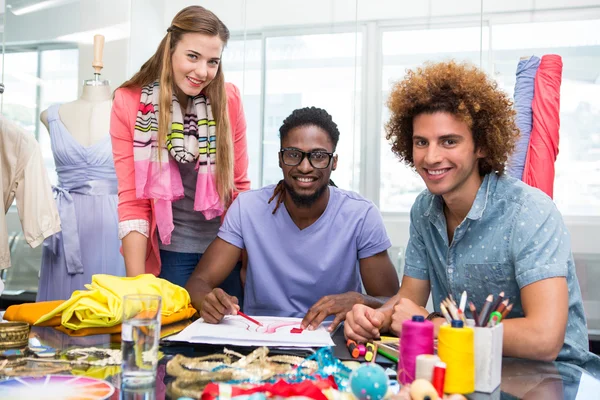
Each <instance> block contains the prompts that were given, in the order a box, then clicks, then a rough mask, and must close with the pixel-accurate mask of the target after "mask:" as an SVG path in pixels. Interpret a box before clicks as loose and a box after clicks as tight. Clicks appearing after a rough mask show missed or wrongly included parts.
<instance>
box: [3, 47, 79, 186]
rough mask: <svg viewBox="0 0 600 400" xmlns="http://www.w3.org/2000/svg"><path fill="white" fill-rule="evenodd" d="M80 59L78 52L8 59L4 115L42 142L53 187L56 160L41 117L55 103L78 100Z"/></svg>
mask: <svg viewBox="0 0 600 400" xmlns="http://www.w3.org/2000/svg"><path fill="white" fill-rule="evenodd" d="M78 56H79V51H78V50H77V49H56V50H41V49H35V50H33V51H25V52H14V53H7V54H5V56H4V63H5V65H4V85H5V91H4V95H3V109H2V113H3V115H4V116H5V117H6V118H7V119H9V120H11V121H13V122H15V123H16V124H18V125H19V126H21V127H22V128H24V129H25V130H26V131H27V132H29V133H31V134H32V135H34V136H35V137H36V138H37V139H38V141H39V142H40V147H41V151H42V155H43V158H44V164H45V165H46V169H47V171H48V177H49V178H50V182H51V183H53V184H55V183H56V182H57V176H56V172H55V169H54V158H53V156H52V148H51V147H50V138H49V136H48V133H47V132H46V128H44V127H43V126H42V124H41V123H40V122H39V114H40V113H41V112H42V111H43V110H45V109H47V108H48V106H50V105H52V104H54V103H63V102H67V101H72V100H75V99H76V98H77V91H78V78H77V74H78V68H79V60H78ZM0 63H1V59H0ZM40 127H41V128H40Z"/></svg>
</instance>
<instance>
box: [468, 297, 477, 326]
mask: <svg viewBox="0 0 600 400" xmlns="http://www.w3.org/2000/svg"><path fill="white" fill-rule="evenodd" d="M469 310H471V315H473V321H475V326H479V319H478V318H477V308H475V304H473V302H472V301H470V302H469Z"/></svg>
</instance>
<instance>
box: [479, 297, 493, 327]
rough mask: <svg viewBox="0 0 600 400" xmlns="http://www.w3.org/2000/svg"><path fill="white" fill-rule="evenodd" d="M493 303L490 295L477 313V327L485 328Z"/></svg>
mask: <svg viewBox="0 0 600 400" xmlns="http://www.w3.org/2000/svg"><path fill="white" fill-rule="evenodd" d="M493 301H494V296H493V295H491V294H490V295H488V297H487V298H486V299H485V303H483V307H481V311H480V312H479V320H478V321H477V322H478V323H479V326H485V325H486V324H487V320H488V318H489V314H490V310H491V308H492V302H493Z"/></svg>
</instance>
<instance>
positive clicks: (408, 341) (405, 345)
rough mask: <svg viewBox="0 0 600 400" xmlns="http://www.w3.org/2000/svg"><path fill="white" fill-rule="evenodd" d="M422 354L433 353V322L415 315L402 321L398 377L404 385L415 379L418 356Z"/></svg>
mask: <svg viewBox="0 0 600 400" xmlns="http://www.w3.org/2000/svg"><path fill="white" fill-rule="evenodd" d="M421 354H433V322H431V321H426V320H425V317H423V316H422V315H414V316H413V317H412V320H406V321H404V322H403V323H402V335H401V339H400V354H399V357H398V377H399V380H400V383H402V384H403V385H406V384H408V383H411V382H412V381H414V380H415V369H416V364H417V356H418V355H421Z"/></svg>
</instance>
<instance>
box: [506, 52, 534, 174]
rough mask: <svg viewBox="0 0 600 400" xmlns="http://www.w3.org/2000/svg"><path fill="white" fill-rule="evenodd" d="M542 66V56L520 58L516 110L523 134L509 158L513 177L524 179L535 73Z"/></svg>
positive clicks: (509, 172)
mask: <svg viewBox="0 0 600 400" xmlns="http://www.w3.org/2000/svg"><path fill="white" fill-rule="evenodd" d="M539 66H540V58H539V57H536V56H531V57H530V58H528V59H526V60H520V61H519V64H518V65H517V81H516V83H515V96H514V97H515V111H516V112H517V118H516V121H517V127H518V128H519V131H520V132H521V136H520V137H519V139H518V140H517V144H516V146H515V151H514V153H513V154H512V155H511V157H510V159H509V160H508V174H509V175H510V176H512V177H513V178H517V179H523V170H524V169H525V160H526V159H527V150H528V149H529V137H530V136H531V124H532V122H533V111H532V109H531V103H532V101H533V87H534V83H535V74H536V72H537V70H538V67H539Z"/></svg>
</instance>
